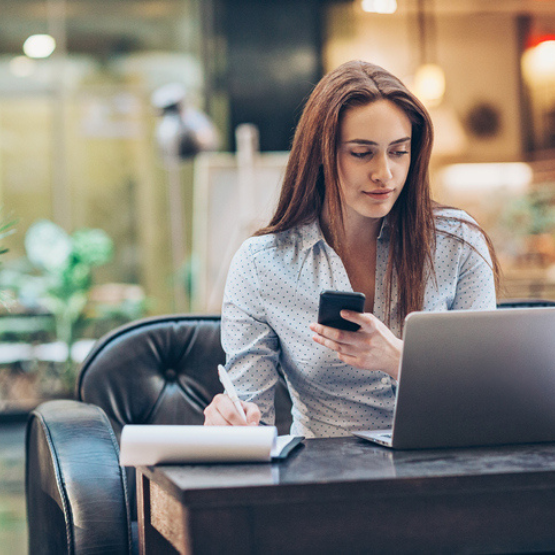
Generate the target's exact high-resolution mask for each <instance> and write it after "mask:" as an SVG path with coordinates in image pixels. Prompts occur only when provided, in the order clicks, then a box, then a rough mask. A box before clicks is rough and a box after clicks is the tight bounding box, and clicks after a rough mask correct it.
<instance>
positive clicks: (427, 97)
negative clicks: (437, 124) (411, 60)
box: [414, 64, 445, 107]
mask: <svg viewBox="0 0 555 555" xmlns="http://www.w3.org/2000/svg"><path fill="white" fill-rule="evenodd" d="M444 93H445V74H444V73H443V69H441V67H439V66H438V65H437V64H423V65H421V66H420V67H419V68H418V69H417V70H416V75H415V76H414V94H415V95H416V96H417V97H418V98H419V99H420V100H421V101H422V102H423V103H424V104H425V105H426V106H428V107H430V106H437V105H438V104H440V103H441V100H442V99H443V95H444Z"/></svg>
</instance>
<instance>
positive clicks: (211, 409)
mask: <svg viewBox="0 0 555 555" xmlns="http://www.w3.org/2000/svg"><path fill="white" fill-rule="evenodd" d="M204 414H205V415H207V416H208V418H209V421H210V422H211V423H212V426H244V425H245V424H246V423H245V421H244V419H243V418H242V416H241V415H240V414H239V413H238V411H237V408H236V407H235V405H234V404H233V401H232V400H231V399H230V398H229V397H228V396H227V395H225V394H222V393H219V394H218V395H216V396H215V397H214V399H213V400H212V403H210V405H208V407H206V409H205V410H204Z"/></svg>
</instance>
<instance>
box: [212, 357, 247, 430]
mask: <svg viewBox="0 0 555 555" xmlns="http://www.w3.org/2000/svg"><path fill="white" fill-rule="evenodd" d="M218 376H220V381H221V382H222V385H223V386H224V389H225V392H226V393H227V396H228V397H229V398H230V399H231V400H232V401H233V404H234V405H235V408H236V409H237V410H238V412H239V414H240V415H241V416H242V417H243V420H244V421H245V422H246V421H247V417H246V416H245V411H244V410H243V407H242V406H241V403H240V402H239V397H237V392H236V391H235V388H234V387H233V384H232V383H231V380H230V379H229V375H228V373H227V372H226V369H225V368H224V367H223V366H222V365H221V364H218Z"/></svg>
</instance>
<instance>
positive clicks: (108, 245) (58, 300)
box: [21, 220, 113, 389]
mask: <svg viewBox="0 0 555 555" xmlns="http://www.w3.org/2000/svg"><path fill="white" fill-rule="evenodd" d="M25 250H26V253H27V258H28V261H29V263H30V265H31V266H32V269H33V272H32V273H31V274H30V275H28V276H26V280H25V279H24V281H25V283H22V284H21V285H22V287H26V288H27V291H30V290H32V291H33V294H34V295H35V296H36V298H37V299H39V300H40V304H42V305H43V306H44V307H45V308H46V309H47V310H48V311H49V312H51V313H52V314H53V316H54V321H55V327H56V336H57V338H58V340H61V341H63V342H64V343H65V344H66V345H67V359H66V362H65V365H64V368H63V370H62V372H61V376H60V377H61V378H62V380H63V381H64V382H65V383H66V387H68V389H70V388H71V387H72V386H73V380H74V368H73V362H72V358H71V348H72V345H73V343H74V341H75V331H76V327H77V324H78V323H79V320H80V319H81V317H82V315H83V311H84V309H85V306H86V305H87V301H88V299H89V294H90V290H91V288H92V285H93V269H94V268H96V267H98V266H102V265H104V264H106V263H107V262H109V261H110V260H111V259H112V256H113V242H112V240H111V238H110V237H109V236H108V235H107V234H106V232H104V231H103V230H101V229H87V228H84V229H78V230H77V231H75V232H74V233H73V234H71V235H70V234H68V233H67V232H66V231H65V230H63V229H62V228H61V227H60V226H58V225H56V224H54V223H53V222H50V221H48V220H40V221H38V222H36V223H34V224H33V225H32V226H31V227H30V228H29V230H28V231H27V233H26V235H25Z"/></svg>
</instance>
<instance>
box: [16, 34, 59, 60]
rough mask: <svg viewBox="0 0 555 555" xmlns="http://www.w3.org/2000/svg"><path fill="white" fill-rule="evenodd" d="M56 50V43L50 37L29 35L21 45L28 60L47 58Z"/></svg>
mask: <svg viewBox="0 0 555 555" xmlns="http://www.w3.org/2000/svg"><path fill="white" fill-rule="evenodd" d="M55 49H56V41H55V40H54V37H51V36H50V35H31V36H30V37H29V38H28V39H27V40H26V41H25V42H24V43H23V52H25V55H26V56H29V58H48V56H50V54H52V52H54V50H55Z"/></svg>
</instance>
